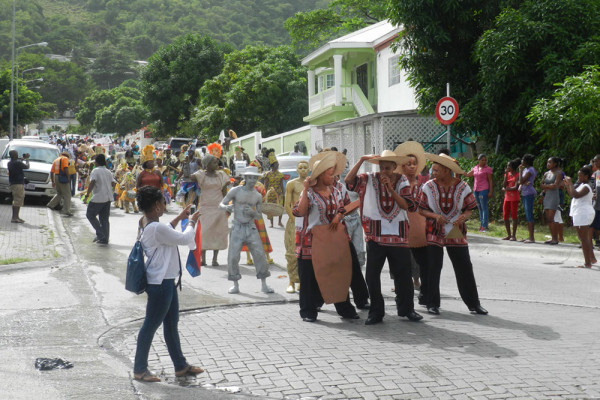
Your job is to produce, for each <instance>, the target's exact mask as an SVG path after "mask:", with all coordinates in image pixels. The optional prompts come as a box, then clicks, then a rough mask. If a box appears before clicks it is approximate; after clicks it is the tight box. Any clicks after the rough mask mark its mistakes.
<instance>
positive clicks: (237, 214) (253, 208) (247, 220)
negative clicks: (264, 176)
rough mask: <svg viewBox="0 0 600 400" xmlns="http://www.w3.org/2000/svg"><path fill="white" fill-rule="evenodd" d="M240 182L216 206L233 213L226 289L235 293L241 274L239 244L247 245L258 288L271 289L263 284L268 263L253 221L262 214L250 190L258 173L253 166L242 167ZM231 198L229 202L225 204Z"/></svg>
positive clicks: (253, 191) (254, 195)
mask: <svg viewBox="0 0 600 400" xmlns="http://www.w3.org/2000/svg"><path fill="white" fill-rule="evenodd" d="M243 176H244V180H245V184H244V186H236V187H234V188H233V189H231V190H230V191H229V193H227V195H226V196H225V198H223V200H222V201H221V204H220V205H219V208H221V209H222V210H224V211H227V212H228V213H230V214H231V213H233V224H232V227H231V232H230V233H229V253H228V255H227V264H228V267H229V269H228V273H229V277H228V279H229V280H230V281H233V286H232V287H231V288H230V289H229V293H239V292H240V288H239V284H238V281H239V280H240V279H241V278H242V275H241V274H240V265H239V262H240V252H241V251H242V246H243V245H244V244H245V245H246V246H248V249H249V250H250V253H251V254H252V257H253V258H254V266H255V268H256V277H257V278H258V279H260V280H261V282H262V286H261V291H262V292H264V293H273V289H271V288H270V287H269V286H267V282H266V279H267V277H268V276H270V275H271V273H270V272H269V265H268V264H267V258H266V256H265V252H264V249H263V246H262V242H261V240H260V235H259V233H258V229H257V228H256V225H255V224H254V220H255V219H260V218H262V211H261V204H262V196H261V195H260V194H259V193H258V192H257V191H256V190H254V185H255V184H256V181H258V178H259V177H260V176H261V174H260V173H259V172H258V168H256V167H248V168H246V170H245V171H244V174H243ZM230 202H232V203H233V204H229V203H230Z"/></svg>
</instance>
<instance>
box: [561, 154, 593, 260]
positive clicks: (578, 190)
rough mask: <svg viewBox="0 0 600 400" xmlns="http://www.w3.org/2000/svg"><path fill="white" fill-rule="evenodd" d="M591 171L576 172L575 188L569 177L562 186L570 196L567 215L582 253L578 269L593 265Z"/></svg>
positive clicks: (587, 169) (583, 169)
mask: <svg viewBox="0 0 600 400" xmlns="http://www.w3.org/2000/svg"><path fill="white" fill-rule="evenodd" d="M591 176H592V169H591V168H590V167H587V166H586V167H583V168H581V169H580V170H579V171H578V172H577V182H578V183H579V184H578V185H577V187H575V185H574V184H573V181H572V180H571V178H570V177H568V176H567V177H565V179H564V185H565V188H566V189H567V192H568V193H569V196H571V210H570V212H569V215H570V216H571V217H572V218H573V226H574V227H575V229H576V230H577V236H578V237H579V241H580V242H581V250H582V251H583V258H584V260H585V261H584V265H580V266H578V268H592V264H595V263H596V262H597V261H596V256H595V255H594V246H593V244H592V233H593V229H592V228H590V225H591V223H592V222H593V221H594V217H595V215H596V212H595V211H594V206H593V205H592V197H593V192H592V188H591V186H590V184H589V183H588V182H589V181H590V177H591Z"/></svg>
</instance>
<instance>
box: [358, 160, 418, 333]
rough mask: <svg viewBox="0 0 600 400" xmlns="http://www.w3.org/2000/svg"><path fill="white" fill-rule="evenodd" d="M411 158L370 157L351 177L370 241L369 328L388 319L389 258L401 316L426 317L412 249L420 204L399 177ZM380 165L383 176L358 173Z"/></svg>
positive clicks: (367, 276) (367, 272) (368, 264)
mask: <svg viewBox="0 0 600 400" xmlns="http://www.w3.org/2000/svg"><path fill="white" fill-rule="evenodd" d="M407 160H408V157H400V156H397V155H396V154H395V153H394V152H393V151H390V150H384V151H383V152H382V153H381V155H380V156H377V155H364V156H362V157H361V158H360V160H359V161H358V162H357V163H356V164H355V165H354V167H352V169H351V170H350V172H348V175H346V185H347V186H348V190H353V191H355V192H357V193H358V194H359V196H360V200H361V204H360V214H361V220H362V225H363V228H364V230H365V236H366V238H365V240H366V241H367V271H366V280H367V286H368V288H369V294H370V295H371V308H370V310H369V317H368V318H367V320H366V321H365V325H373V324H377V323H379V322H382V321H383V316H384V315H385V304H384V300H383V295H382V293H381V270H382V269H383V265H384V264H385V261H386V259H387V261H388V264H389V268H390V273H391V274H392V276H393V279H394V290H395V293H396V309H397V312H398V316H400V317H407V318H408V319H409V320H411V321H420V320H421V319H423V317H422V316H421V315H420V314H418V313H417V312H416V311H415V307H414V300H413V297H414V288H413V283H412V275H411V270H410V250H409V249H408V215H407V214H406V211H407V210H408V211H415V210H416V204H415V202H414V200H413V198H412V194H411V192H410V185H409V184H408V181H407V180H406V178H405V177H403V176H402V175H400V174H397V173H395V172H394V171H395V170H396V168H397V167H398V166H400V165H402V164H404V163H405V162H406V161H407ZM365 161H367V162H370V163H373V164H378V165H379V172H371V173H365V174H360V175H357V173H358V170H359V169H360V167H361V166H362V164H363V162H365Z"/></svg>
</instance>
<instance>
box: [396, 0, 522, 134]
mask: <svg viewBox="0 0 600 400" xmlns="http://www.w3.org/2000/svg"><path fill="white" fill-rule="evenodd" d="M511 3H518V1H516V0H515V1H504V0H486V1H481V0H464V1H461V0H426V1H423V0H390V1H389V9H388V14H387V15H388V18H389V19H390V21H391V22H392V23H395V24H397V25H401V26H403V28H404V29H403V32H402V36H401V38H400V41H399V43H398V45H399V50H400V51H401V52H402V53H401V54H402V55H401V58H400V65H401V67H402V68H403V69H404V70H406V71H407V73H408V80H409V82H410V84H411V85H412V86H413V87H414V88H415V91H416V95H417V100H418V102H419V108H420V110H421V111H423V112H426V113H433V111H434V110H435V105H436V104H437V101H438V100H439V99H440V98H441V97H443V96H445V95H446V83H450V88H451V95H452V97H454V98H455V99H456V100H457V101H458V103H459V105H460V108H461V111H460V114H459V119H458V120H457V122H456V123H455V126H456V128H457V129H456V130H455V133H459V132H460V131H462V132H463V133H466V132H469V131H471V130H477V126H476V125H474V123H473V121H471V120H470V119H469V115H470V108H471V106H470V104H469V102H470V100H471V99H472V98H473V97H474V96H475V95H476V94H477V93H478V92H479V89H480V84H479V81H478V72H479V64H478V62H477V60H475V59H474V57H473V50H474V49H475V45H476V43H477V40H478V39H479V38H480V37H481V35H482V34H483V32H484V31H485V30H487V29H489V28H491V27H492V26H493V23H494V19H495V17H496V16H497V15H498V14H499V13H500V11H501V9H502V7H503V6H505V5H507V4H511Z"/></svg>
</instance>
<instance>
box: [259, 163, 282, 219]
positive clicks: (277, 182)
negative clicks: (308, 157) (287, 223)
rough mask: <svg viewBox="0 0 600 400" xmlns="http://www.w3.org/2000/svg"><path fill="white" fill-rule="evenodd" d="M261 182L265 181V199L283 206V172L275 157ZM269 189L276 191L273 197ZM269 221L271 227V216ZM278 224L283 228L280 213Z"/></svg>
mask: <svg viewBox="0 0 600 400" xmlns="http://www.w3.org/2000/svg"><path fill="white" fill-rule="evenodd" d="M263 182H264V183H265V188H266V189H267V201H268V202H269V203H276V204H279V205H280V206H283V201H284V198H283V197H284V193H283V174H282V173H281V172H279V163H278V162H277V159H275V161H274V162H272V163H271V170H270V171H269V172H267V173H266V174H265V176H264V178H263ZM271 189H273V191H275V193H276V196H274V197H275V198H274V199H272V198H270V196H269V192H272V190H271ZM269 221H270V222H271V228H273V217H270V218H269ZM279 226H280V227H282V228H283V224H282V223H281V215H280V216H279Z"/></svg>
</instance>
